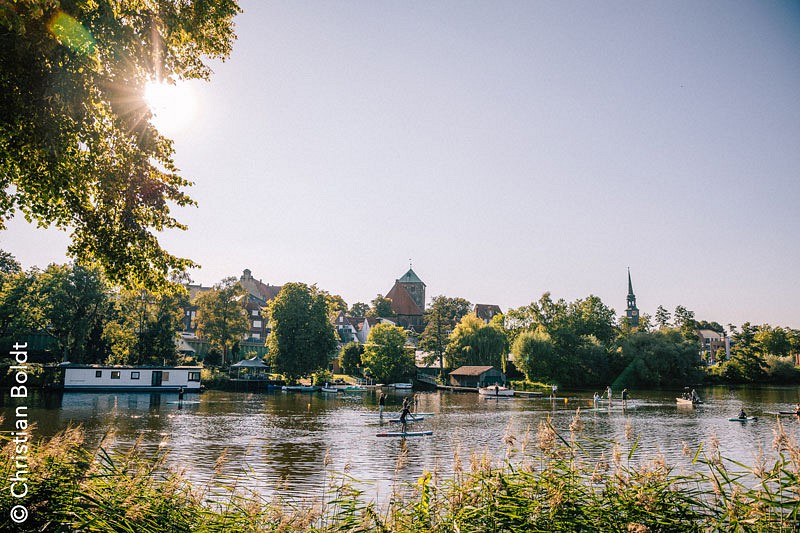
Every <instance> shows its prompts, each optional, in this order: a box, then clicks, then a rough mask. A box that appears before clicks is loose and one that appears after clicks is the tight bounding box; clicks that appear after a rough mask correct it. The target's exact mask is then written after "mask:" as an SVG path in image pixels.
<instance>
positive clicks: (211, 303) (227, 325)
mask: <svg viewBox="0 0 800 533" xmlns="http://www.w3.org/2000/svg"><path fill="white" fill-rule="evenodd" d="M246 294H247V291H246V290H245V289H244V287H242V286H241V285H240V284H239V283H238V281H237V279H236V278H235V277H229V278H225V279H223V280H222V281H221V282H220V283H218V284H216V285H214V288H213V289H212V290H210V291H208V292H204V293H202V294H200V295H199V296H197V298H196V300H195V304H196V305H197V336H198V337H201V338H203V339H205V340H207V341H209V342H211V343H212V344H215V345H217V346H218V347H220V348H221V349H222V364H223V365H225V364H227V363H228V351H229V350H230V349H231V348H233V346H234V345H235V344H236V343H238V342H239V341H240V340H241V339H242V337H243V336H244V335H245V333H247V331H248V330H249V329H250V319H249V318H248V316H247V311H246V310H245V307H244V306H245V304H246V299H245V298H246Z"/></svg>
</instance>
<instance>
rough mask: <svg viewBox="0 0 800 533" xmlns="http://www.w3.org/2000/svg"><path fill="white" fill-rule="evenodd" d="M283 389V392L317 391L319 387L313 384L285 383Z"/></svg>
mask: <svg viewBox="0 0 800 533" xmlns="http://www.w3.org/2000/svg"><path fill="white" fill-rule="evenodd" d="M281 390H282V391H283V392H315V391H316V390H318V387H314V386H311V385H284V386H283V387H281Z"/></svg>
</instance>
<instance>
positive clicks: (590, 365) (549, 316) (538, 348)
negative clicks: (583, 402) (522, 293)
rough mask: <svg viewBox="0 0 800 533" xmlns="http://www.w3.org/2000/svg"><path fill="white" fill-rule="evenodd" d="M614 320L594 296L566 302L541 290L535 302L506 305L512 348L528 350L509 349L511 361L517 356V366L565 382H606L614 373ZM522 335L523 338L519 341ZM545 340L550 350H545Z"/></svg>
mask: <svg viewBox="0 0 800 533" xmlns="http://www.w3.org/2000/svg"><path fill="white" fill-rule="evenodd" d="M615 320H616V319H615V311H614V310H613V309H611V308H609V307H607V306H606V305H605V304H604V303H603V302H602V300H600V298H598V297H596V296H593V295H590V296H588V297H587V298H585V299H579V300H576V301H574V302H572V303H567V302H566V301H565V300H563V299H559V300H555V301H554V300H553V299H552V297H551V295H550V293H544V294H543V295H542V297H541V298H539V300H538V301H537V302H531V303H530V304H529V305H527V306H524V307H520V308H518V309H511V310H509V311H508V313H506V316H505V325H506V329H507V332H508V336H509V338H510V339H511V344H512V346H514V348H515V350H516V349H518V348H524V349H525V350H527V352H523V354H522V356H519V355H518V354H517V353H516V351H513V354H514V357H515V361H516V360H517V358H520V360H519V364H518V365H517V367H518V368H519V369H520V370H521V371H523V372H526V370H527V372H528V373H530V375H531V376H533V375H536V376H537V377H538V378H539V379H541V380H546V381H554V382H557V383H560V384H562V385H566V386H586V385H593V384H602V383H607V382H609V381H611V380H613V378H614V377H615V376H614V375H613V370H614V369H615V368H616V367H617V366H618V365H615V364H613V363H614V361H613V360H612V348H613V346H614V343H615V341H616V339H617V335H618V328H617V326H616V323H615ZM526 333H530V334H535V335H534V336H533V337H530V336H529V335H525V334H526ZM523 335H525V340H523V341H520V343H519V344H518V343H517V339H518V338H520V337H521V336H523ZM534 339H535V340H536V341H537V342H535V343H534V342H533V340H534ZM544 341H546V342H547V343H549V345H550V347H551V348H552V352H549V351H546V347H545V345H544V344H542V343H543V342H544ZM537 354H538V358H537V357H535V356H536V355H537ZM515 364H516V363H515ZM520 367H521V368H520Z"/></svg>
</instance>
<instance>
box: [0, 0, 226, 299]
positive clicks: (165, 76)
mask: <svg viewBox="0 0 800 533" xmlns="http://www.w3.org/2000/svg"><path fill="white" fill-rule="evenodd" d="M239 11H240V10H239V7H238V5H237V3H236V2H235V1H234V0H219V1H215V2H209V1H207V0H186V1H182V2H174V1H171V0H153V1H151V2H109V1H108V0H101V1H97V2H90V1H87V0H74V1H69V2H67V1H63V2H59V1H55V0H26V1H20V2H12V3H11V4H10V5H9V3H8V2H4V3H3V4H0V229H3V228H4V227H5V223H6V221H7V220H8V219H9V218H10V217H12V216H13V215H14V213H15V212H20V213H22V215H23V216H24V217H25V218H26V219H27V220H29V221H32V222H36V223H37V224H38V225H40V226H55V227H57V228H62V229H67V228H71V229H72V242H71V244H70V246H69V253H70V254H72V255H73V256H74V257H76V258H77V259H78V260H80V261H81V262H87V261H89V260H96V261H97V262H98V263H99V264H100V266H101V267H102V269H103V270H104V272H105V275H106V276H107V277H108V278H109V279H111V280H112V281H114V282H121V283H123V284H125V285H128V286H138V285H149V286H157V287H163V285H164V282H165V280H166V276H167V274H168V273H169V271H171V270H183V269H185V268H186V267H188V266H191V265H192V262H191V261H190V260H188V259H182V258H178V257H175V256H173V255H171V254H170V253H168V252H167V251H166V250H164V249H163V248H162V247H161V245H160V244H159V242H158V240H157V238H156V235H155V232H158V231H162V230H165V229H171V228H178V229H183V228H184V226H183V225H182V224H180V223H179V222H178V221H177V220H176V219H174V218H173V217H172V216H171V214H170V204H174V205H177V206H186V205H191V204H193V201H192V200H191V199H190V198H189V196H187V194H186V193H185V192H184V190H185V188H186V187H187V186H188V185H190V182H189V181H187V180H186V179H184V178H182V177H181V176H180V175H179V174H178V169H177V168H176V167H175V164H174V162H173V154H174V148H173V144H172V141H170V140H169V139H167V138H165V137H164V136H162V135H161V134H160V133H159V132H158V131H157V130H156V129H155V128H154V127H153V125H152V124H151V118H152V114H151V112H150V110H149V109H148V107H147V105H146V104H145V102H144V99H143V95H144V88H145V85H146V83H147V82H150V81H153V80H165V81H168V82H174V81H176V80H180V79H193V78H194V79H198V78H199V79H208V78H209V76H210V73H211V70H210V68H209V67H208V66H207V65H206V64H205V63H204V61H206V60H207V58H208V59H225V58H226V57H227V56H228V55H229V54H230V52H231V48H232V44H233V41H234V39H235V35H234V31H233V17H234V16H235V15H236V14H237V13H238V12H239Z"/></svg>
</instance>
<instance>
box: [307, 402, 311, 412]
mask: <svg viewBox="0 0 800 533" xmlns="http://www.w3.org/2000/svg"><path fill="white" fill-rule="evenodd" d="M308 412H309V413H310V412H311V402H309V403H308Z"/></svg>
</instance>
